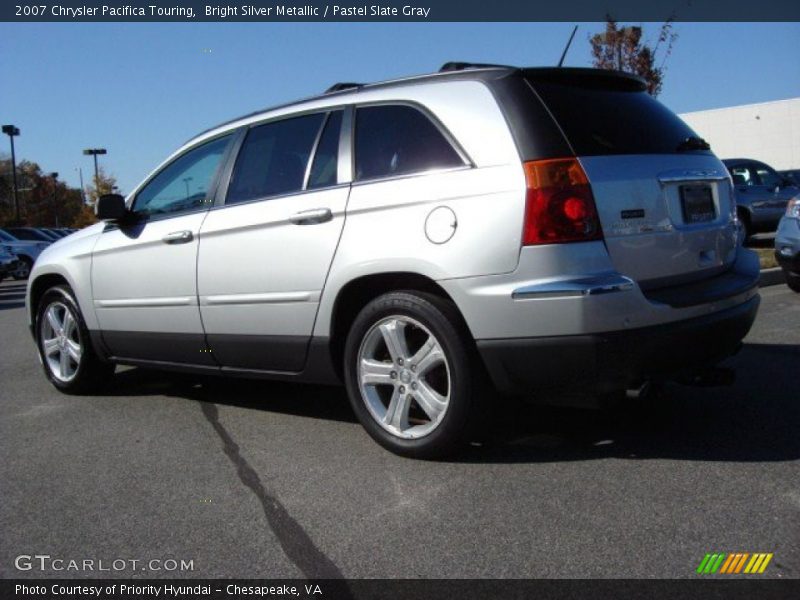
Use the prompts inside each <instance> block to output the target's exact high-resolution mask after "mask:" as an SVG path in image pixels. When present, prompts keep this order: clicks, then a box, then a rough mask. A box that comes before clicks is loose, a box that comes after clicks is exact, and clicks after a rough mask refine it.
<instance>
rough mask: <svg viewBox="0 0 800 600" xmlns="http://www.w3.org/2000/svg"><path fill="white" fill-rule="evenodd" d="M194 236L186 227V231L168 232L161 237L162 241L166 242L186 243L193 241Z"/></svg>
mask: <svg viewBox="0 0 800 600" xmlns="http://www.w3.org/2000/svg"><path fill="white" fill-rule="evenodd" d="M193 238H194V236H193V235H192V232H191V231H189V230H188V229H186V230H184V231H173V232H172V233H168V234H167V235H165V236H164V237H162V238H161V241H162V242H164V243H165V244H185V243H186V242H191V241H192V239H193Z"/></svg>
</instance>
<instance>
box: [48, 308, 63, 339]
mask: <svg viewBox="0 0 800 600" xmlns="http://www.w3.org/2000/svg"><path fill="white" fill-rule="evenodd" d="M47 321H48V323H50V327H52V329H53V333H55V334H56V335H61V334H62V324H61V319H59V318H58V313H57V312H56V306H55V305H53V306H51V307H50V308H49V309H47Z"/></svg>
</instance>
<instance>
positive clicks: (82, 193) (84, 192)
mask: <svg viewBox="0 0 800 600" xmlns="http://www.w3.org/2000/svg"><path fill="white" fill-rule="evenodd" d="M75 170H76V171H77V172H78V177H79V178H80V180H81V200H82V201H83V203H84V204H86V188H84V187H83V169H81V168H80V167H75Z"/></svg>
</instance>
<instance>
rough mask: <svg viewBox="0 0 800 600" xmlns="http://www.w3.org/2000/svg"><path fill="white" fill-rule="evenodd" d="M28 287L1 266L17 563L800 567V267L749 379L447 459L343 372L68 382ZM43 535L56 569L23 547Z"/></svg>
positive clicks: (1, 352) (9, 560)
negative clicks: (396, 425)
mask: <svg viewBox="0 0 800 600" xmlns="http://www.w3.org/2000/svg"><path fill="white" fill-rule="evenodd" d="M23 293H24V285H23V284H21V283H19V282H13V281H6V282H3V283H2V284H0V452H1V453H2V457H3V459H2V460H0V577H3V578H10V577H108V576H119V577H148V578H150V577H182V578H187V577H199V578H217V577H259V578H289V577H320V578H327V577H348V578H364V577H369V578H384V577H385V578H415V577H422V578H438V577H448V578H450V577H453V578H483V577H513V578H529V577H531V578H561V577H567V578H606V577H608V578H611V577H645V578H664V577H670V578H672V577H676V578H684V577H697V575H696V574H695V569H696V568H697V566H698V564H699V563H700V561H701V559H702V558H703V556H704V555H705V554H706V553H708V552H750V553H753V552H769V553H773V554H774V558H773V560H772V562H771V563H770V565H769V567H768V569H767V570H766V572H765V573H764V575H763V576H764V577H786V578H798V577H800V385H799V384H798V374H800V295H798V294H795V293H792V292H791V291H790V290H789V289H788V288H787V287H786V286H785V285H778V286H772V287H769V288H765V289H763V290H762V305H761V310H760V313H759V316H758V318H757V320H756V323H755V325H754V327H753V330H752V331H751V333H750V335H749V336H748V337H747V339H746V340H745V342H746V343H745V346H744V348H743V350H742V351H741V352H740V353H739V354H738V355H737V356H736V357H733V358H732V359H729V361H728V363H727V364H729V365H730V366H732V367H735V368H736V369H737V373H738V377H737V382H736V384H735V385H734V386H732V387H725V388H689V387H682V386H678V385H668V386H667V387H666V388H665V389H664V390H663V391H662V392H661V394H660V395H659V396H658V397H657V398H652V399H650V400H647V401H644V402H642V403H639V404H626V405H625V406H623V407H620V408H617V409H614V410H610V411H606V412H599V413H598V412H596V411H580V410H564V409H560V410H557V409H543V408H536V407H526V406H517V405H511V406H508V407H506V408H505V409H504V412H503V414H502V415H501V416H500V417H499V418H498V419H497V421H496V422H495V423H493V424H492V425H491V428H492V433H491V435H490V436H489V440H488V441H487V442H485V443H483V444H482V445H475V446H472V447H470V448H469V449H468V450H467V451H466V453H465V454H464V455H463V456H462V457H460V458H459V459H458V460H449V461H445V462H422V461H415V460H410V459H403V458H399V457H396V456H394V455H392V454H390V453H388V452H386V451H385V450H383V449H382V448H380V447H379V446H378V445H376V444H375V443H374V442H373V441H372V440H371V439H370V438H369V437H368V436H367V434H366V433H365V432H364V431H363V430H362V428H361V427H360V425H359V424H358V423H357V422H356V420H355V417H354V415H353V413H352V411H351V410H350V408H349V405H348V403H347V399H346V397H345V394H344V391H343V390H342V389H339V388H328V387H318V386H302V385H292V384H285V383H271V382H263V381H259V382H253V381H243V380H235V381H234V380H219V379H216V378H202V377H193V376H186V375H183V376H178V375H174V374H167V373H159V372H155V371H146V370H142V369H134V368H126V369H119V370H118V372H117V375H116V377H115V380H114V383H113V384H112V386H111V387H110V388H109V389H108V390H107V391H105V392H104V393H103V395H98V396H90V397H75V396H66V395H63V394H60V393H59V392H57V391H56V390H55V389H54V388H52V387H51V386H50V384H49V383H48V382H47V381H46V380H45V378H44V376H43V374H42V372H41V367H40V365H39V363H38V361H37V358H36V353H35V349H34V346H33V342H32V340H31V338H30V335H29V333H28V330H27V326H26V322H25V315H24V309H23V308H22V303H23ZM37 554H38V555H47V556H50V557H51V558H50V559H46V560H47V561H48V562H47V563H46V564H45V566H44V568H43V569H42V568H40V567H41V564H42V562H44V561H45V559H39V560H40V561H41V562H40V563H36V562H35V560H34V559H32V563H31V562H26V561H27V559H24V558H23V559H21V562H20V559H18V557H19V556H33V555H37ZM59 559H60V560H63V561H64V563H55V565H58V566H60V567H61V568H62V570H57V569H56V568H54V564H53V563H52V562H51V561H53V560H59ZM70 560H74V561H76V564H83V563H82V561H85V560H92V561H95V562H93V563H92V565H93V569H90V570H87V569H83V568H79V569H77V570H71V569H69V568H68V567H69V566H70V563H69V561H70ZM115 560H116V561H118V562H117V563H116V564H115V567H116V566H120V565H122V564H123V563H120V562H119V561H120V560H122V561H126V563H125V566H124V568H121V569H116V568H112V569H111V570H110V572H109V571H104V572H100V571H98V570H96V569H97V567H98V565H99V562H100V561H103V564H104V565H106V567H107V568H109V567H110V565H112V564H113V563H112V561H115ZM153 560H155V561H157V562H156V563H150V562H149V561H153ZM79 561H80V562H79ZM130 561H138V562H136V563H135V567H132V566H130V565H132V564H133V563H131V562H130ZM169 561H175V562H176V563H177V564H180V561H185V562H188V561H191V570H188V566H187V570H181V569H180V568H176V569H171V568H170V569H169V570H168V567H172V566H174V565H173V563H172V562H169ZM15 563H16V566H15ZM26 565H30V567H31V568H30V569H29V570H19V569H18V568H17V567H18V566H21V567H23V568H26ZM143 565H145V566H143ZM143 569H144V570H143Z"/></svg>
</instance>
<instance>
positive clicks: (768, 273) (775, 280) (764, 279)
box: [758, 267, 786, 287]
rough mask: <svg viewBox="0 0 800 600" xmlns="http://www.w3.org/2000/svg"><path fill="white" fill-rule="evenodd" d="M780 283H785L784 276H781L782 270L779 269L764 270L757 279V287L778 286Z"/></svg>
mask: <svg viewBox="0 0 800 600" xmlns="http://www.w3.org/2000/svg"><path fill="white" fill-rule="evenodd" d="M781 283H786V276H785V275H784V274H783V269H781V268H780V267H772V268H771V269H764V270H762V271H761V275H760V277H759V278H758V287H767V286H769V285H780V284H781Z"/></svg>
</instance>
